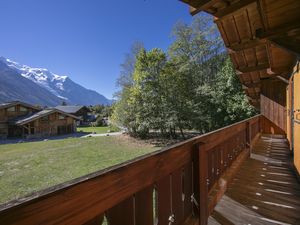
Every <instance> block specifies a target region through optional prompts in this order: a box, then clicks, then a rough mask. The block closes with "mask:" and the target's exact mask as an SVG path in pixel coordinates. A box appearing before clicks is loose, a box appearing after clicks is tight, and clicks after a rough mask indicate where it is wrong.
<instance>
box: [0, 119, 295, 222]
mask: <svg viewBox="0 0 300 225" xmlns="http://www.w3.org/2000/svg"><path fill="white" fill-rule="evenodd" d="M265 120H266V119H265V117H263V116H261V115H259V116H256V117H253V118H251V119H248V120H245V121H242V122H239V123H237V124H234V125H231V126H228V127H225V128H223V129H220V130H217V131H214V132H211V133H208V134H205V135H202V136H199V137H195V138H193V139H190V140H187V141H185V142H182V143H179V144H176V145H174V146H172V147H169V148H166V149H162V150H160V151H157V152H154V153H151V154H148V155H145V156H142V157H139V158H137V159H135V160H132V161H129V162H125V163H123V164H121V165H118V166H115V167H112V168H109V169H106V170H103V171H99V172H96V173H93V174H90V175H87V176H85V177H81V178H78V179H76V180H73V181H70V182H68V183H64V184H61V185H58V186H55V187H52V188H49V189H47V190H43V191H41V192H39V193H35V194H33V195H32V196H29V197H26V198H23V199H19V200H16V201H13V202H10V203H8V204H6V205H2V206H1V208H0V221H1V224H5V225H11V224H21V225H22V224H34V225H36V224H43V225H47V224H72V225H76V224H78V225H82V224H84V225H100V224H106V223H108V224H110V225H153V224H158V225H173V224H174V225H175V224H199V222H200V224H207V223H208V224H240V223H239V222H240V221H243V223H245V222H246V221H248V223H252V224H295V222H296V221H300V214H299V213H297V212H299V210H300V185H299V183H298V182H297V180H296V177H295V175H294V174H293V172H292V171H291V169H290V164H289V158H290V155H289V150H288V145H287V142H286V140H285V138H284V137H282V136H276V135H261V133H260V131H261V130H270V126H272V124H270V123H265V122H264V121H265ZM264 126H268V127H264ZM250 152H251V153H252V154H251V157H250ZM103 221H104V222H103Z"/></svg>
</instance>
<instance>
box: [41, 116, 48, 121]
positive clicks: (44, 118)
mask: <svg viewBox="0 0 300 225" xmlns="http://www.w3.org/2000/svg"><path fill="white" fill-rule="evenodd" d="M41 121H43V122H46V121H49V116H44V117H42V118H41Z"/></svg>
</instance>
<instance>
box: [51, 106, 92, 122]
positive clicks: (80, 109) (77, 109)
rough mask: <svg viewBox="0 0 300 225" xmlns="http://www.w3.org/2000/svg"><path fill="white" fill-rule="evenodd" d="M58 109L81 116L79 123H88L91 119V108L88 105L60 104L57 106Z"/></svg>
mask: <svg viewBox="0 0 300 225" xmlns="http://www.w3.org/2000/svg"><path fill="white" fill-rule="evenodd" d="M55 108H56V109H58V110H60V111H63V112H65V113H68V114H72V115H73V116H76V117H79V118H80V121H78V123H79V124H78V125H87V124H88V123H89V122H90V121H89V118H90V117H89V113H90V110H89V108H88V107H86V106H79V105H59V106H56V107H55Z"/></svg>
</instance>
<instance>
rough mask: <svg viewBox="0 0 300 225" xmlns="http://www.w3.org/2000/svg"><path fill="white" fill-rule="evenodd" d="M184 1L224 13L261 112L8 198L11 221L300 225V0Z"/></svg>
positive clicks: (227, 39)
mask: <svg viewBox="0 0 300 225" xmlns="http://www.w3.org/2000/svg"><path fill="white" fill-rule="evenodd" d="M182 1H183V2H185V3H187V4H189V5H190V10H191V13H192V14H193V15H194V14H197V13H198V12H201V11H205V12H207V13H209V14H211V15H213V16H214V17H215V22H216V24H217V25H218V28H219V30H220V33H221V36H222V38H223V40H224V43H225V45H226V47H227V49H228V52H229V54H230V57H231V59H232V62H233V64H234V66H235V69H236V72H237V73H236V74H237V76H238V77H239V79H240V81H241V83H242V85H243V87H244V90H245V93H246V94H247V96H248V99H249V101H250V102H251V104H253V105H254V106H255V107H256V108H257V109H258V110H259V111H260V114H259V115H257V116H255V117H252V118H249V119H247V120H244V121H240V122H238V123H235V124H232V125H230V126H227V127H224V128H221V129H219V130H216V131H213V132H210V133H208V134H204V135H201V136H198V137H195V138H192V139H190V140H186V141H184V142H181V143H178V144H176V145H174V146H170V147H167V148H165V149H162V150H159V151H156V152H154V153H150V154H148V155H144V156H142V157H139V158H136V159H134V160H131V161H128V162H125V163H123V164H121V165H117V166H114V167H111V168H109V169H105V170H102V171H98V172H94V173H92V174H89V175H85V176H83V177H81V178H77V179H75V180H73V181H70V182H66V183H64V184H60V185H57V186H55V187H52V188H49V189H47V190H44V191H40V192H37V193H33V194H32V195H31V196H27V197H26V198H21V199H19V200H15V201H12V202H10V203H7V204H5V205H2V206H0V221H1V223H2V224H5V225H15V224H18V225H27V224H43V225H50V224H72V225H88V224H98V225H100V224H103V221H104V220H105V219H106V221H107V222H108V224H109V225H135V224H139V225H148V224H149V225H153V224H158V225H207V224H211V225H212V224H214V225H220V224H221V225H222V224H255V225H265V224H295V225H297V224H300V213H299V212H300V184H299V180H298V178H299V177H300V176H299V172H300V91H299V90H300V13H299V12H300V1H299V0H182ZM174 2H175V0H174ZM166 10H168V9H166ZM158 26H159V25H158ZM195 107H196V106H195ZM105 224H106V223H105Z"/></svg>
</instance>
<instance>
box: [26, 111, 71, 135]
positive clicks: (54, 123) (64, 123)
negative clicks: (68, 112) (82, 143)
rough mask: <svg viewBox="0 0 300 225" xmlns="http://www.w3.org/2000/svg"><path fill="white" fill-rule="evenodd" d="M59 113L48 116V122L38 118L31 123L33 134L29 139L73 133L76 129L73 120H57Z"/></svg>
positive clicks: (67, 117)
mask: <svg viewBox="0 0 300 225" xmlns="http://www.w3.org/2000/svg"><path fill="white" fill-rule="evenodd" d="M59 115H61V114H60V113H57V112H55V113H53V114H50V115H49V116H48V118H49V120H43V118H40V119H38V120H35V121H34V122H33V127H34V134H30V137H43V136H53V135H58V134H67V133H73V132H74V129H75V128H76V125H75V124H76V123H75V119H74V118H72V117H69V116H65V118H64V119H59Z"/></svg>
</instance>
